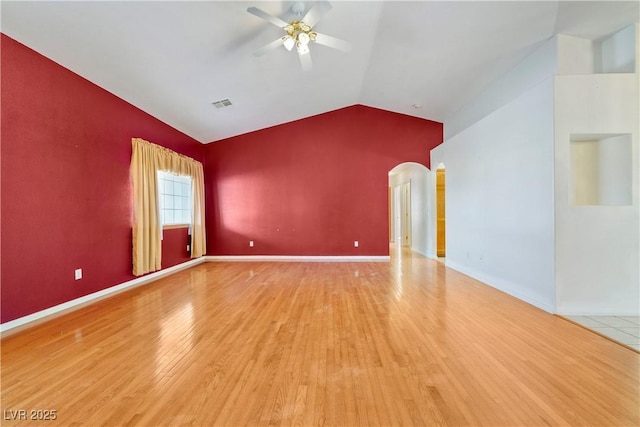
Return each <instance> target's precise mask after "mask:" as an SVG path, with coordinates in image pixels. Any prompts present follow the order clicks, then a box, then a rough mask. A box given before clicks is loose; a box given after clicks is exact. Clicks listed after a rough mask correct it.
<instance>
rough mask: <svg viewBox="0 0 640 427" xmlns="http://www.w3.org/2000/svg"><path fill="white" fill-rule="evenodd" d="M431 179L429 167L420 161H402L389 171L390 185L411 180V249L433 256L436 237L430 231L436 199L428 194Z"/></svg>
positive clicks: (394, 185)
mask: <svg viewBox="0 0 640 427" xmlns="http://www.w3.org/2000/svg"><path fill="white" fill-rule="evenodd" d="M431 180H432V177H431V172H430V171H429V169H427V168H426V167H425V166H424V165H421V164H419V163H402V164H401V165H398V166H396V167H395V168H393V169H392V170H391V172H390V173H389V186H391V187H392V188H394V187H396V186H401V185H402V184H404V183H406V182H411V249H412V250H414V251H416V252H418V253H420V254H422V255H425V256H431V257H432V256H433V249H431V248H432V247H433V246H435V243H434V242H435V237H434V236H433V232H431V233H430V232H429V231H428V226H429V224H430V223H431V221H432V218H431V217H432V215H433V207H432V204H433V200H434V199H433V196H432V195H431V196H430V195H429V194H428V192H429V190H430V189H431ZM430 249H431V250H430Z"/></svg>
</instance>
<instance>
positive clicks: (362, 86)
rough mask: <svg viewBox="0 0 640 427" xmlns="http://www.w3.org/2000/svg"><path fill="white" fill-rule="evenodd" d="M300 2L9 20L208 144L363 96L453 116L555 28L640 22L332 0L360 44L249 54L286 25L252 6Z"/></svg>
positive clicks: (461, 5) (6, 26) (575, 11)
mask: <svg viewBox="0 0 640 427" xmlns="http://www.w3.org/2000/svg"><path fill="white" fill-rule="evenodd" d="M293 3H294V2H291V1H282V2H263V1H253V2H243V1H160V2H152V1H137V2H136V1H114V2H111V1H64V2H61V1H46V2H30V1H17V2H14V1H2V3H1V7H2V9H1V12H2V14H1V16H2V22H1V23H2V27H1V28H2V32H3V33H5V34H6V35H8V36H10V37H12V38H14V39H16V40H18V41H19V42H21V43H24V44H26V45H27V46H29V47H31V48H32V49H34V50H36V51H38V52H40V53H42V54H43V55H45V56H47V57H49V58H50V59H52V60H54V61H56V62H58V63H60V64H62V65H63V66H65V67H67V68H69V69H70V70H72V71H74V72H76V73H77V74H79V75H81V76H83V77H85V78H87V79H88V80H90V81H92V82H94V83H96V84H97V85H99V86H101V87H103V88H105V89H106V90H108V91H110V92H112V93H114V94H115V95H117V96H119V97H120V98H123V99H124V100H126V101H128V102H130V103H131V104H133V105H135V106H137V107H139V108H141V109H142V110H144V111H146V112H148V113H149V114H152V115H153V116H155V117H157V118H158V119H160V120H162V121H164V122H166V123H168V124H170V125H172V126H173V127H175V128H177V129H179V130H181V131H182V132H184V133H186V134H188V135H190V136H192V137H193V138H195V139H197V140H198V141H200V142H203V143H208V142H212V141H216V140H220V139H223V138H227V137H231V136H234V135H239V134H242V133H246V132H250V131H253V130H257V129H261V128H265V127H269V126H274V125H277V124H281V123H286V122H289V121H293V120H297V119H300V118H304V117H308V116H311V115H315V114H319V113H323V112H326V111H330V110H335V109H338V108H341V107H345V106H348V105H353V104H363V105H368V106H372V107H377V108H382V109H385V110H389V111H395V112H398V113H403V114H409V115H412V116H417V117H423V118H427V119H430V120H436V121H444V122H445V123H446V119H447V117H449V116H450V115H452V114H454V113H455V112H456V111H457V110H458V109H460V108H461V107H462V106H464V105H465V104H466V103H467V102H468V101H469V100H470V99H471V98H472V97H473V96H475V95H477V94H478V93H479V92H480V91H482V90H483V89H484V88H486V87H487V86H488V85H489V84H490V83H491V82H492V81H494V80H496V79H497V78H498V77H499V76H500V75H501V74H503V73H504V72H506V71H507V70H508V69H509V68H510V67H512V66H514V65H515V64H516V63H517V62H518V61H519V60H521V59H522V58H523V57H524V56H526V55H527V54H528V53H530V52H531V51H532V50H533V49H535V48H536V47H537V46H538V45H539V44H540V43H541V42H543V41H544V40H546V39H548V38H549V37H552V36H553V35H554V34H567V35H573V36H577V37H583V38H588V39H591V40H597V39H598V38H601V37H603V36H606V35H608V34H610V33H612V32H613V31H615V30H617V29H619V28H622V27H623V26H625V25H628V24H631V23H633V22H637V21H638V2H637V1H629V2H612V1H586V2H579V1H568V2H558V1H533V2H526V1H513V2H511V1H499V2H485V1H472V2H458V1H410V2H401V1H373V2H371V1H353V2H350V1H333V2H332V3H331V4H332V6H333V8H332V9H331V10H330V11H329V12H328V13H327V14H326V15H325V16H324V17H323V18H322V19H321V20H320V22H319V23H318V24H317V25H316V26H315V27H314V30H317V31H318V32H321V33H324V34H328V35H332V36H335V37H339V38H341V39H344V40H348V41H350V42H351V43H352V44H353V49H352V51H351V52H349V53H344V52H341V51H338V50H335V49H331V48H328V47H325V46H322V45H312V46H311V55H312V59H313V70H312V71H309V72H305V71H303V70H302V68H301V66H300V63H299V60H298V56H297V54H296V53H295V49H294V50H293V51H291V52H289V51H287V50H286V49H285V48H284V47H280V48H278V49H275V50H273V51H271V52H269V53H268V54H266V55H264V56H261V57H256V56H254V55H253V54H252V53H253V52H254V51H255V50H256V49H258V48H260V47H262V46H263V45H265V44H267V43H269V42H272V41H274V40H276V39H277V38H278V37H280V36H281V35H283V31H282V30H281V29H279V28H278V27H276V26H275V25H272V24H270V23H267V22H265V21H263V20H261V19H259V18H257V17H256V16H253V15H251V14H249V13H247V11H246V9H247V8H248V7H250V6H256V7H259V8H260V9H262V10H264V11H266V12H268V13H270V14H273V15H276V16H278V17H281V18H282V19H284V20H285V21H287V22H288V21H290V20H291V19H293V18H294V15H293V14H292V12H291V6H292V4H293ZM313 4H314V2H308V3H306V4H305V6H306V9H307V10H308V9H309V8H311V7H312V6H313ZM226 98H228V99H229V100H230V101H231V102H232V106H230V107H226V108H216V107H214V106H213V105H212V102H213V101H217V100H220V99H226ZM414 104H419V105H420V106H421V108H415V107H414Z"/></svg>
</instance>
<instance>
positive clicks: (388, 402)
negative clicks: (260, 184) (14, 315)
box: [1, 252, 640, 426]
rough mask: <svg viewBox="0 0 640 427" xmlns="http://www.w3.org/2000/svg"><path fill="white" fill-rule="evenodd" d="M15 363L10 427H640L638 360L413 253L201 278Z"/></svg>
mask: <svg viewBox="0 0 640 427" xmlns="http://www.w3.org/2000/svg"><path fill="white" fill-rule="evenodd" d="M1 364H2V365H1V367H2V411H3V413H2V415H3V420H2V425H7V426H9V425H45V426H54V425H63V426H97V425H109V426H125V425H126V426H128V425H137V426H163V425H171V426H180V425H194V426H213V425H221V426H242V425H265V426H266V425H300V426H319V425H343V426H356V425H362V426H375V425H384V426H392V425H418V426H431V425H456V426H462V425H484V426H543V425H594V426H614V425H615V426H622V425H628V426H638V425H639V424H640V415H639V411H640V378H639V369H640V355H639V354H638V353H636V352H634V351H633V350H631V349H629V348H625V347H623V346H621V345H618V344H616V343H614V342H612V341H609V340H607V339H605V338H603V337H601V336H599V335H597V334H594V333H592V332H589V331H587V330H585V329H584V328H582V327H580V326H577V325H575V324H572V323H571V322H568V321H566V320H563V319H561V318H559V317H556V316H553V315H550V314H548V313H545V312H543V311H540V310H538V309H536V308H534V307H532V306H530V305H528V304H526V303H524V302H521V301H519V300H517V299H514V298H512V297H510V296H508V295H506V294H503V293H501V292H499V291H497V290H495V289H493V288H490V287H488V286H485V285H483V284H481V283H479V282H477V281H475V280H472V279H470V278H468V277H467V276H464V275H462V274H459V273H457V272H455V271H453V270H449V269H447V268H446V267H445V266H444V265H443V264H441V263H439V262H436V261H433V260H429V259H426V258H423V257H420V256H417V255H411V254H410V253H408V252H402V254H399V253H394V254H393V257H392V261H391V262H390V263H298V262H295V263H294V262H291V263H262V262H255V263H206V264H201V265H199V266H197V267H194V268H192V269H189V270H185V271H182V272H180V273H177V274H175V275H173V276H171V277H168V278H165V279H162V280H160V281H158V282H155V283H153V284H150V285H147V286H144V287H141V288H137V289H134V290H132V291H130V292H127V293H124V294H120V295H118V296H115V297H113V298H111V299H109V300H105V301H102V302H99V303H97V304H95V305H92V306H90V307H86V308H84V309H81V310H79V311H76V312H74V313H71V314H68V315H66V316H63V317H60V318H58V319H55V320H53V321H51V322H48V323H45V324H42V325H40V326H37V327H35V328H33V329H30V330H27V331H23V332H20V333H18V334H16V335H14V336H10V337H7V338H5V339H3V340H2V361H1ZM19 410H26V411H27V412H26V414H27V417H30V416H31V415H32V413H31V412H30V411H31V410H55V411H56V419H55V420H53V421H34V420H26V421H20V420H11V419H7V418H11V417H12V416H14V415H15V414H16V413H18V412H13V411H19ZM34 414H35V415H38V413H34ZM39 414H40V415H42V414H43V413H39Z"/></svg>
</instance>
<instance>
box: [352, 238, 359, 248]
mask: <svg viewBox="0 0 640 427" xmlns="http://www.w3.org/2000/svg"><path fill="white" fill-rule="evenodd" d="M353 247H354V248H357V247H358V241H357V240H356V241H354V242H353Z"/></svg>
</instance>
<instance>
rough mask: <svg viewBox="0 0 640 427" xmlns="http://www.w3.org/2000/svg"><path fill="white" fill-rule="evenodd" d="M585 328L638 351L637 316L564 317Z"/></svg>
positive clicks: (639, 331) (638, 329)
mask: <svg viewBox="0 0 640 427" xmlns="http://www.w3.org/2000/svg"><path fill="white" fill-rule="evenodd" d="M564 317H566V318H567V319H569V320H571V321H573V322H575V323H578V324H580V325H582V326H584V327H585V328H588V329H591V330H593V331H596V332H598V333H599V334H602V335H604V336H606V337H609V338H611V339H612V340H614V341H617V342H619V343H621V344H624V345H626V346H627V347H631V348H633V349H635V350H636V351H640V317H639V316H564Z"/></svg>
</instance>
